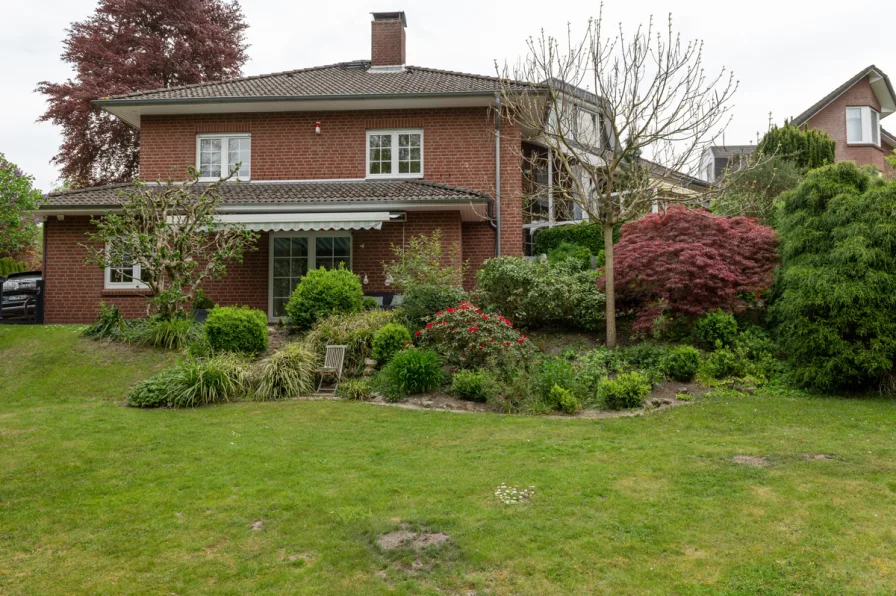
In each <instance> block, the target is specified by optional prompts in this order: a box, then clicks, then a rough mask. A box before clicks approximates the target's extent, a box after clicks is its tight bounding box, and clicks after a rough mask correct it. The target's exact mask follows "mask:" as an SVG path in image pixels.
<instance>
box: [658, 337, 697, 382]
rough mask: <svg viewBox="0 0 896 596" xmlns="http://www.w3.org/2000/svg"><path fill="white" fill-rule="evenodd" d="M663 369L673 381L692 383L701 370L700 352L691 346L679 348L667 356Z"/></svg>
mask: <svg viewBox="0 0 896 596" xmlns="http://www.w3.org/2000/svg"><path fill="white" fill-rule="evenodd" d="M663 369H664V372H665V373H666V375H668V376H669V377H670V378H671V379H674V380H676V381H680V382H682V383H687V382H688V381H692V380H693V379H694V377H696V376H697V371H698V370H699V369H700V351H699V350H698V349H697V348H692V347H691V346H678V347H677V348H674V349H673V350H672V351H671V352H669V355H668V356H666V362H665V364H664V366H663Z"/></svg>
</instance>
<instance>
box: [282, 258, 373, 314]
mask: <svg viewBox="0 0 896 596" xmlns="http://www.w3.org/2000/svg"><path fill="white" fill-rule="evenodd" d="M363 308H364V289H363V288H362V287H361V282H360V281H359V280H358V276H357V275H355V274H354V273H352V272H351V271H349V270H348V269H346V268H345V267H344V266H343V265H342V264H340V265H339V268H338V269H324V268H323V267H321V268H320V269H316V270H312V271H309V272H308V273H306V274H305V277H303V278H302V281H300V282H299V285H297V286H296V289H295V291H293V293H292V296H290V298H289V302H288V303H287V304H286V314H287V315H289V321H290V324H292V325H294V326H296V327H298V328H300V329H309V328H311V326H312V325H314V324H315V323H316V322H317V321H319V320H321V319H323V318H326V317H329V316H331V315H334V314H344V313H354V312H358V311H360V310H363Z"/></svg>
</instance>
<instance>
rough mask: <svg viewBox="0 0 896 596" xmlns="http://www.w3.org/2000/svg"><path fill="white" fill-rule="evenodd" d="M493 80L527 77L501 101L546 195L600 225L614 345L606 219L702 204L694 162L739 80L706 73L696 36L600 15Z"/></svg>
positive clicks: (533, 50) (726, 115) (722, 121)
mask: <svg viewBox="0 0 896 596" xmlns="http://www.w3.org/2000/svg"><path fill="white" fill-rule="evenodd" d="M502 70H503V72H500V73H499V74H500V75H501V77H502V79H504V80H507V81H510V80H523V81H533V82H535V84H534V89H533V91H534V92H532V93H527V94H519V93H516V92H514V91H513V87H511V86H510V85H507V86H506V88H505V90H504V91H503V92H502V104H503V106H502V107H503V108H504V109H505V110H506V113H507V115H508V117H509V118H511V119H513V120H514V121H515V123H516V124H517V125H518V127H519V128H520V129H522V131H523V135H524V140H529V141H531V142H532V143H533V144H534V145H537V146H539V147H541V148H543V149H545V150H547V151H548V156H549V159H550V161H551V166H552V168H553V174H552V180H555V181H556V182H555V183H554V184H553V189H552V193H553V196H554V197H556V198H557V199H558V200H562V202H564V203H566V204H576V205H578V206H580V207H581V209H582V211H583V212H584V213H585V214H587V216H588V218H589V219H590V220H591V221H599V222H602V224H603V229H604V243H605V248H604V251H605V258H606V268H605V275H604V280H605V287H606V330H607V345H608V346H609V347H614V346H615V345H616V284H615V265H616V263H615V259H614V247H613V241H612V233H611V231H612V229H613V226H614V225H617V224H619V223H623V222H626V221H630V220H632V219H636V218H638V217H640V216H642V215H644V214H645V213H647V212H649V211H650V210H651V208H652V207H654V206H655V205H656V204H657V203H658V202H659V204H660V205H668V204H671V203H685V204H695V205H696V204H700V203H702V202H704V201H705V200H707V198H706V197H705V196H704V194H705V193H706V192H707V190H706V188H705V187H701V186H700V185H696V184H693V182H694V181H693V179H691V178H689V177H688V176H686V175H683V174H682V172H689V171H695V170H696V165H697V162H698V161H699V159H700V155H701V154H702V152H703V150H704V149H705V148H706V147H707V146H708V145H709V144H712V143H713V142H715V140H716V139H717V138H718V137H719V136H720V135H721V133H722V131H723V130H724V128H725V127H726V126H727V124H728V122H729V121H730V109H731V108H730V106H729V103H730V100H731V98H732V96H733V94H734V92H735V90H736V88H737V81H736V80H735V79H734V76H733V74H731V73H728V72H727V71H726V70H725V69H724V68H723V69H721V71H720V72H719V73H718V74H716V75H711V76H710V75H708V74H707V73H706V71H705V70H704V65H703V44H702V42H700V41H693V42H689V43H686V44H685V43H683V42H682V41H681V40H680V37H679V35H678V34H676V33H675V32H674V30H673V27H672V20H671V16H670V18H669V22H668V25H667V27H664V28H656V27H655V26H654V23H653V20H652V19H651V21H650V23H649V24H648V26H647V27H646V28H645V27H638V28H637V29H636V30H635V31H634V33H633V35H631V36H627V35H626V34H625V33H624V32H623V30H622V27H621V26H620V27H619V29H618V30H617V29H613V28H609V27H605V26H604V22H603V7H601V14H600V16H598V17H597V18H595V19H591V20H589V21H588V23H587V26H586V27H585V31H584V34H583V35H581V36H580V37H574V36H573V34H572V32H571V29H570V32H568V34H567V36H566V39H563V40H561V39H557V38H554V37H550V36H545V34H544V33H542V34H541V36H540V37H539V38H537V39H534V38H530V39H529V41H528V55H527V56H526V58H525V59H524V60H523V61H522V62H521V63H520V64H519V65H518V66H516V67H515V68H511V67H505V68H504V69H502Z"/></svg>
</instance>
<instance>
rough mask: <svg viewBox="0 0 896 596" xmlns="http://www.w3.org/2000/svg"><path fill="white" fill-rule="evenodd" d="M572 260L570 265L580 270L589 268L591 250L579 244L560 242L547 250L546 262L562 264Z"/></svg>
mask: <svg viewBox="0 0 896 596" xmlns="http://www.w3.org/2000/svg"><path fill="white" fill-rule="evenodd" d="M569 261H571V262H572V267H573V268H574V269H578V270H581V271H585V270H586V269H591V250H589V249H588V247H587V246H582V245H581V244H573V243H571V242H561V243H560V244H559V245H558V246H556V247H555V248H552V249H551V250H549V251H548V263H550V264H551V265H554V266H556V265H563V264H568V262H569Z"/></svg>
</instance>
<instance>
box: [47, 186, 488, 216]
mask: <svg viewBox="0 0 896 596" xmlns="http://www.w3.org/2000/svg"><path fill="white" fill-rule="evenodd" d="M205 186H207V185H206V184H197V185H195V187H194V188H196V189H201V188H203V187H205ZM130 188H133V185H131V184H108V185H106V186H98V187H94V188H84V189H79V190H70V191H64V192H56V193H51V194H49V195H47V197H46V200H45V203H44V205H43V206H42V207H41V209H43V210H46V209H53V208H58V207H115V206H118V205H121V204H122V203H123V195H124V194H125V193H126V192H127V190H128V189H130ZM220 192H221V198H222V199H223V204H224V205H314V204H318V205H323V204H330V205H332V204H333V203H337V204H346V203H349V204H355V203H424V204H425V203H438V202H444V203H458V202H469V203H486V202H489V201H490V200H491V199H490V197H489V196H488V195H486V194H483V193H480V192H477V191H474V190H469V189H466V188H460V187H456V186H448V185H445V184H437V183H434V182H425V181H422V180H350V181H336V182H330V181H321V182H315V181H307V182H306V181H300V182H225V183H224V184H222V185H221V190H220Z"/></svg>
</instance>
